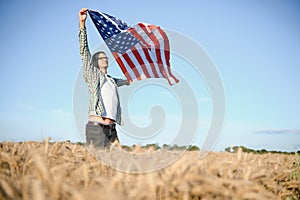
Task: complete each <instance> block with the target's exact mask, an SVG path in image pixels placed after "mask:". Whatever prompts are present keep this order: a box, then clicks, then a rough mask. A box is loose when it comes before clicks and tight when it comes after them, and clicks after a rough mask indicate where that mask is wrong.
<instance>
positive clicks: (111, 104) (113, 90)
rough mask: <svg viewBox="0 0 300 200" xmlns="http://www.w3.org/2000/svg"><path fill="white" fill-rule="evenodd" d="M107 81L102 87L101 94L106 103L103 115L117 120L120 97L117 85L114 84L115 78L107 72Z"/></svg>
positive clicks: (104, 103)
mask: <svg viewBox="0 0 300 200" xmlns="http://www.w3.org/2000/svg"><path fill="white" fill-rule="evenodd" d="M105 78H106V80H105V82H104V84H103V86H102V88H101V96H102V101H103V105H104V113H103V115H102V117H105V118H110V119H113V120H116V118H117V108H118V104H119V101H118V97H117V87H116V85H115V84H114V80H113V79H112V78H110V77H109V76H108V75H107V74H105Z"/></svg>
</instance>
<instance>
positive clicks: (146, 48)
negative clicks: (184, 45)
mask: <svg viewBox="0 0 300 200" xmlns="http://www.w3.org/2000/svg"><path fill="white" fill-rule="evenodd" d="M126 31H128V32H129V33H131V34H132V35H133V36H134V37H136V38H137V39H138V40H139V41H140V43H137V44H136V45H135V46H133V47H131V48H130V49H128V50H127V51H126V52H125V53H123V54H120V53H117V52H113V53H112V54H113V56H114V57H115V59H116V61H117V62H118V64H119V66H120V67H121V69H122V71H123V73H124V74H125V76H126V78H127V80H128V81H130V82H132V81H137V80H142V79H147V78H166V79H167V80H168V82H169V84H170V85H172V84H174V83H177V82H178V80H177V79H176V78H175V77H174V76H173V75H172V73H171V67H170V46H169V40H168V37H167V35H166V33H165V32H164V31H163V30H162V29H161V28H160V27H158V26H154V25H148V24H144V23H139V24H137V25H136V26H134V27H131V28H129V29H128V30H126Z"/></svg>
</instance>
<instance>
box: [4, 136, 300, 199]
mask: <svg viewBox="0 0 300 200" xmlns="http://www.w3.org/2000/svg"><path fill="white" fill-rule="evenodd" d="M132 151H133V152H135V153H139V152H138V151H135V150H134V149H133V150H132ZM144 151H148V150H144ZM149 151H150V150H149ZM151 151H153V150H151ZM143 153H145V152H143ZM146 153H147V152H146ZM166 157H167V156H166ZM128 162H130V161H128ZM295 162H296V160H295V154H270V153H269V154H262V155H259V154H251V153H244V152H242V151H238V152H236V153H229V152H211V153H209V154H208V155H207V156H206V157H204V158H202V159H199V151H186V152H184V154H183V156H181V157H180V158H179V159H178V160H177V161H176V162H174V163H173V164H171V165H169V166H167V167H165V168H162V169H160V170H155V171H153V172H148V173H126V172H122V171H118V170H115V169H113V168H111V167H110V166H107V165H105V164H102V163H101V162H99V160H97V159H96V158H95V157H94V156H93V154H91V153H90V152H89V151H87V149H86V148H85V146H83V145H80V144H73V143H70V142H49V140H46V141H44V142H33V141H28V142H19V143H16V142H15V143H13V142H2V143H0V199H12V200H18V199H24V200H43V199H51V200H52V199H61V200H64V199H72V200H73V199H74V200H84V199H91V200H92V199H104V200H105V199H113V200H114V199H130V200H131V199H144V200H148V199H149V200H150V199H151V200H152V199H183V200H189V199H202V200H204V199H222V200H223V199H230V200H235V199H236V200H240V199H247V200H250V199H259V200H263V199H268V200H269V199H285V200H292V199H300V189H299V188H300V180H298V179H296V178H293V177H292V176H291V174H292V172H293V171H295V170H300V169H295ZM296 167H297V166H296ZM297 172H299V171H297Z"/></svg>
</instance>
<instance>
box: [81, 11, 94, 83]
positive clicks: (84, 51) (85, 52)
mask: <svg viewBox="0 0 300 200" xmlns="http://www.w3.org/2000/svg"><path fill="white" fill-rule="evenodd" d="M78 17H79V35H78V36H79V44H80V56H81V59H82V70H83V77H84V80H85V81H86V82H89V81H90V78H91V71H92V66H91V62H90V60H91V53H90V51H89V47H88V42H87V34H86V28H85V21H86V18H87V9H86V8H82V9H81V10H80V11H79V14H78Z"/></svg>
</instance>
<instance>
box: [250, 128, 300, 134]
mask: <svg viewBox="0 0 300 200" xmlns="http://www.w3.org/2000/svg"><path fill="white" fill-rule="evenodd" d="M255 133H259V134H300V129H264V130H258V131H256V132H255Z"/></svg>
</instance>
